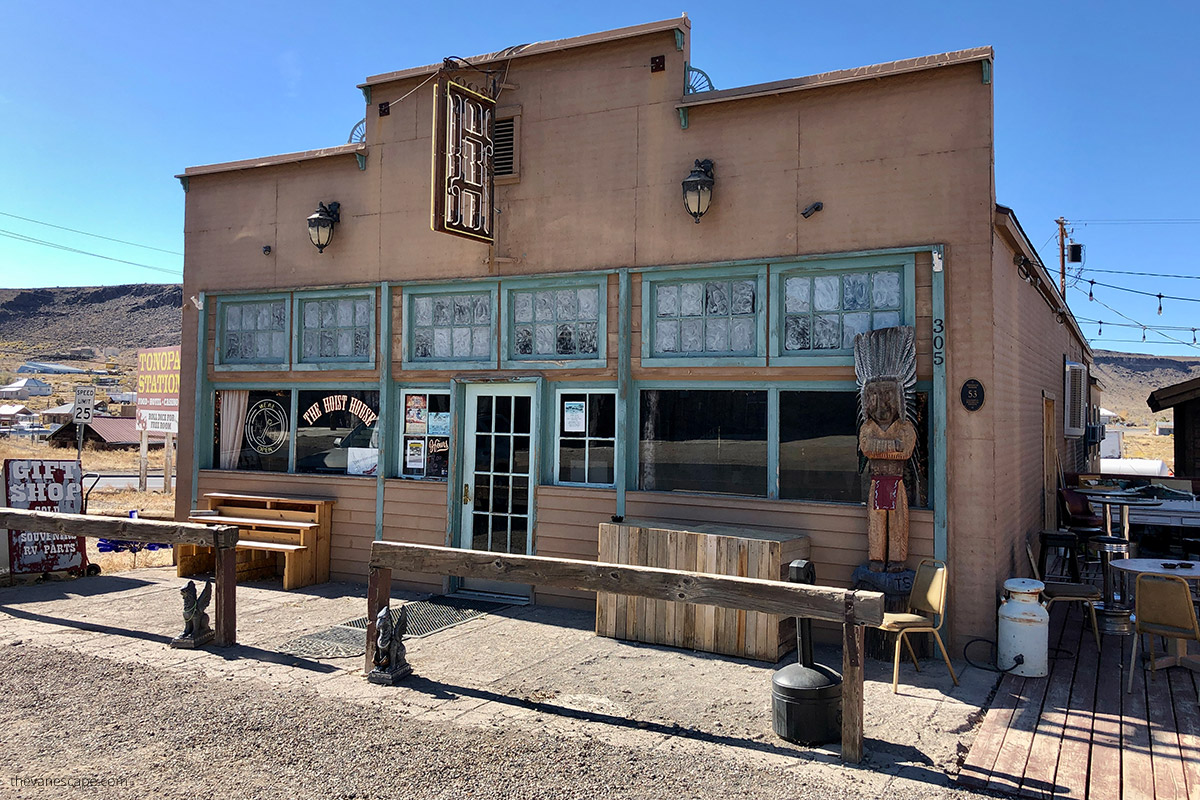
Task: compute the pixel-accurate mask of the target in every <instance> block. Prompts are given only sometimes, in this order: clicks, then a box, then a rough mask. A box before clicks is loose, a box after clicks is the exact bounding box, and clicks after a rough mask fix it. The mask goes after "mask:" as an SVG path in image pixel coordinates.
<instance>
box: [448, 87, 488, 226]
mask: <svg viewBox="0 0 1200 800" xmlns="http://www.w3.org/2000/svg"><path fill="white" fill-rule="evenodd" d="M436 92H437V94H436V96H435V100H434V109H433V229H434V230H435V231H441V232H443V233H452V234H454V235H455V236H463V237H465V238H467V239H474V240H476V241H481V242H487V243H488V244H491V243H492V242H493V241H494V236H493V233H492V221H493V208H492V135H493V133H494V127H495V117H496V101H495V100H493V99H492V98H490V97H487V96H486V95H483V94H480V93H479V92H477V91H474V90H473V89H469V88H467V87H466V86H462V85H461V84H457V83H454V82H452V81H450V80H448V79H447V78H441V79H439V80H438V83H437V89H436Z"/></svg>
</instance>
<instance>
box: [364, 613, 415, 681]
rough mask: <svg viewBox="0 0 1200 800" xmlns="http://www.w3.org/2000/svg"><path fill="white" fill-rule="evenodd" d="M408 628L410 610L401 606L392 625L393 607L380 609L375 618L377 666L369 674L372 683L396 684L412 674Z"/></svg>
mask: <svg viewBox="0 0 1200 800" xmlns="http://www.w3.org/2000/svg"><path fill="white" fill-rule="evenodd" d="M407 629H408V610H407V609H406V608H405V607H404V606H400V612H399V615H398V617H397V619H396V624H395V625H392V613H391V609H389V608H388V607H387V606H384V607H383V608H381V609H379V616H377V617H376V618H375V632H376V635H375V657H374V662H373V663H374V664H375V668H374V669H372V670H371V671H370V672H369V673H368V674H367V680H368V681H370V682H371V683H379V684H383V685H385V686H395V685H396V684H397V683H399V682H400V681H401V680H402V679H403V678H406V677H408V676H409V675H411V674H412V666H411V665H410V664H409V663H408V660H407V658H406V657H405V649H404V634H405V632H406V631H407Z"/></svg>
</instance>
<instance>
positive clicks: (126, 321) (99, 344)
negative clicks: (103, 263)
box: [0, 283, 183, 360]
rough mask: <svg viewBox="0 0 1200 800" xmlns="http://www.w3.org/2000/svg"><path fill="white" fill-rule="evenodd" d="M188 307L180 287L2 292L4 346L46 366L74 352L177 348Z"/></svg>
mask: <svg viewBox="0 0 1200 800" xmlns="http://www.w3.org/2000/svg"><path fill="white" fill-rule="evenodd" d="M182 302H183V287H182V286H180V285H179V284H177V283H176V284H170V283H168V284H156V283H135V284H125V285H122V286H82V287H62V288H54V289H0V342H3V345H4V347H3V349H4V350H5V355H6V356H11V355H22V356H24V357H26V358H32V359H41V360H59V359H61V358H66V357H67V355H68V351H69V350H70V349H71V348H72V347H84V346H86V347H94V348H96V351H97V354H101V353H103V351H104V349H105V348H109V347H115V348H118V349H119V350H121V351H127V350H133V349H137V348H139V347H168V346H173V345H177V344H179V342H180V335H181V327H182V326H181V320H182V316H181V313H180V307H181V304H182Z"/></svg>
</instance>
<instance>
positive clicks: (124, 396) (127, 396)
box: [108, 392, 137, 404]
mask: <svg viewBox="0 0 1200 800" xmlns="http://www.w3.org/2000/svg"><path fill="white" fill-rule="evenodd" d="M108 402H110V403H121V404H129V403H136V402H137V392H109V393H108Z"/></svg>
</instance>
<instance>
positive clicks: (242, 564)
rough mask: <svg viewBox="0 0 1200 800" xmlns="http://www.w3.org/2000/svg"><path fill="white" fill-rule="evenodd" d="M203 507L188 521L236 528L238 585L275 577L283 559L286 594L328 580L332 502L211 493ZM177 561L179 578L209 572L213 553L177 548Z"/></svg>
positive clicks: (187, 547)
mask: <svg viewBox="0 0 1200 800" xmlns="http://www.w3.org/2000/svg"><path fill="white" fill-rule="evenodd" d="M204 503H205V505H206V506H207V510H205V511H202V512H198V513H194V514H192V515H191V516H189V517H188V520H189V521H190V522H203V523H206V524H210V525H213V524H221V525H236V526H237V527H238V533H239V537H238V545H237V549H238V554H237V578H238V580H252V579H254V578H264V577H274V576H275V575H276V574H278V562H279V556H280V555H281V554H282V556H283V588H284V589H298V588H300V587H302V586H311V585H312V584H314V583H324V582H326V581H328V580H329V537H330V528H331V517H332V513H333V501H332V500H327V499H324V498H314V497H283V496H279V497H268V496H265V495H251V494H231V493H228V492H209V493H208V494H206V495H204ZM177 556H178V557H177V562H178V567H177V573H178V574H179V576H180V577H182V576H184V575H191V574H194V573H196V572H204V571H207V570H209V569H211V568H212V550H211V548H207V547H197V546H194V545H180V546H179V547H178V549H177Z"/></svg>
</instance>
